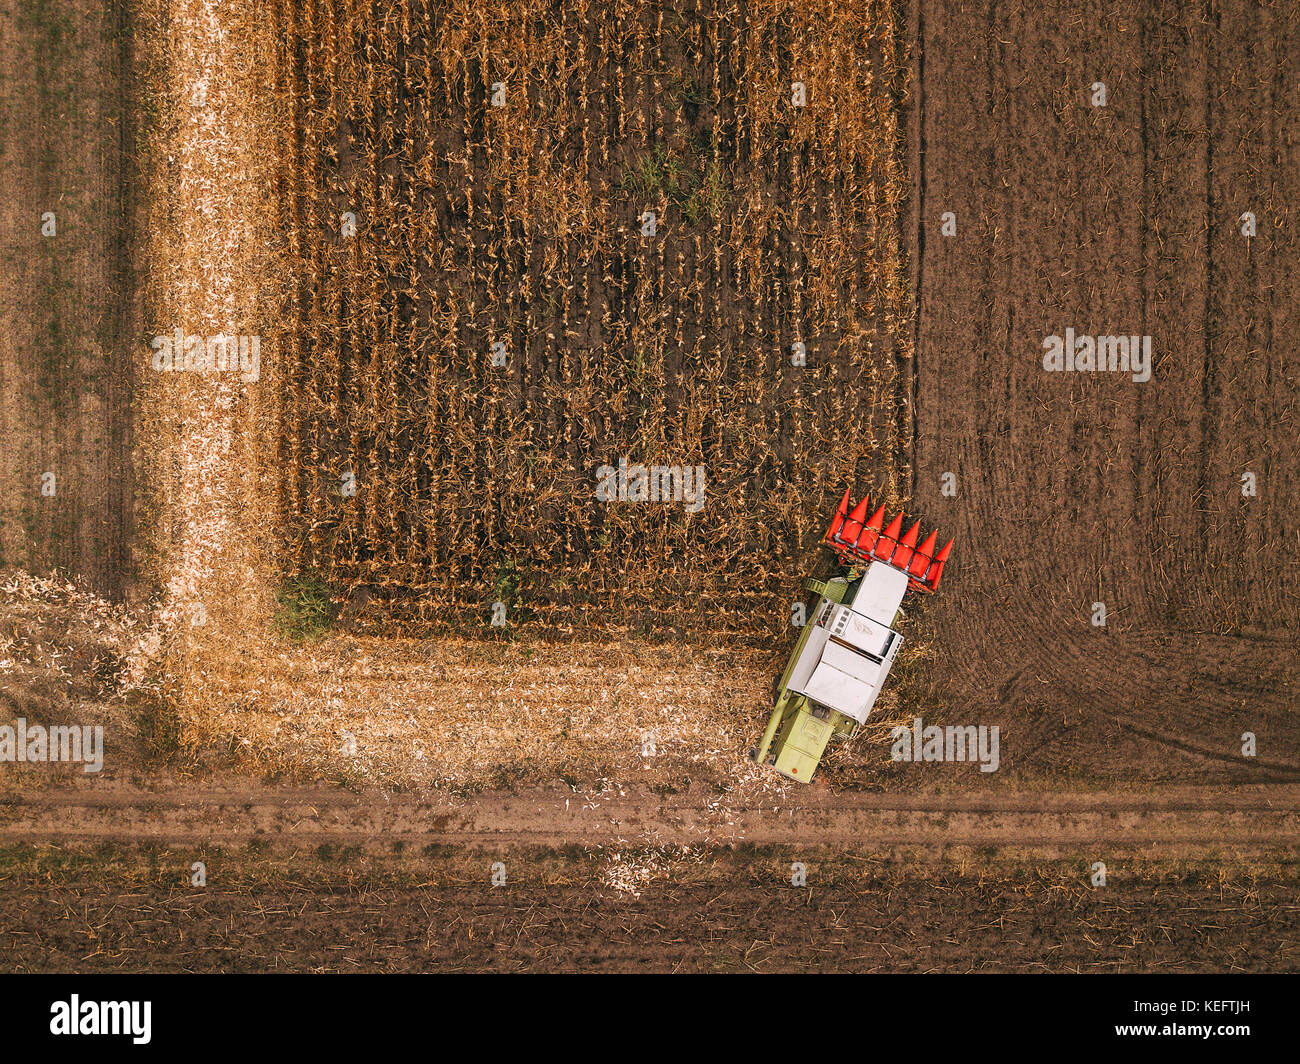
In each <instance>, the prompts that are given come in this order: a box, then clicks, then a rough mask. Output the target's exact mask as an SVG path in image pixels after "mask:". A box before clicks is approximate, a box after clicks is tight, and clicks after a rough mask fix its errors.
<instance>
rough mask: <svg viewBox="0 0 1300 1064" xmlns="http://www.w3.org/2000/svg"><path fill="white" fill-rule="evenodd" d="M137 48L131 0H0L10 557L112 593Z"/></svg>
mask: <svg viewBox="0 0 1300 1064" xmlns="http://www.w3.org/2000/svg"><path fill="white" fill-rule="evenodd" d="M128 48H129V39H128V36H127V34H126V32H125V9H124V7H123V5H119V4H108V5H105V4H97V3H87V2H74V3H53V2H47V0H19V2H17V3H14V4H8V5H6V6H5V9H4V10H3V11H0V69H3V70H4V71H5V77H4V79H3V80H2V81H0V128H2V129H3V130H4V133H3V135H2V136H0V197H2V198H3V200H4V202H5V203H7V204H9V207H8V209H6V210H5V211H4V212H3V218H0V261H3V268H2V269H0V568H4V567H10V566H22V567H25V568H28V569H31V570H35V571H45V570H48V569H52V568H60V569H63V570H66V571H68V572H70V573H75V574H77V575H78V576H80V577H81V578H82V579H83V580H85V581H86V582H87V583H88V584H89V586H90V587H92V588H93V589H94V590H96V591H98V592H99V593H100V594H103V595H110V596H113V597H115V598H119V597H121V596H122V595H123V594H124V593H125V591H126V589H127V587H128V586H129V584H130V583H131V578H132V571H133V570H132V564H133V559H132V557H131V554H130V542H131V535H132V529H133V525H134V517H135V514H134V505H133V501H132V500H133V477H132V461H131V448H132V434H131V424H132V420H131V398H132V370H131V365H130V359H129V357H128V355H127V352H128V344H127V330H128V328H129V322H130V309H131V307H132V305H133V294H132V291H133V290H132V278H131V276H130V274H129V272H128V249H127V246H126V234H127V227H126V225H125V213H126V212H127V211H128V210H129V209H130V184H129V178H128V173H129V166H128V164H127V162H126V160H127V159H128V157H129V156H128V148H129V137H130V134H131V129H132V128H133V120H134V112H133V108H134V104H133V102H132V101H130V100H126V99H124V98H123V89H124V84H125V81H124V78H125V67H126V63H127V52H128ZM51 215H52V217H50V216H51ZM46 474H53V479H52V480H47V479H46ZM43 489H47V490H44V491H43Z"/></svg>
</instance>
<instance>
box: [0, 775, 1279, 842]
mask: <svg viewBox="0 0 1300 1064" xmlns="http://www.w3.org/2000/svg"><path fill="white" fill-rule="evenodd" d="M732 802H735V803H736V804H737V807H735V808H732V807H730V805H729V803H732ZM780 803H781V804H780V807H779V808H772V807H753V806H750V807H744V806H740V805H739V803H738V802H737V799H736V797H735V796H725V795H724V796H719V795H717V794H710V795H705V794H699V795H677V796H673V797H672V798H670V799H663V798H659V797H656V796H655V795H653V794H650V793H648V792H641V793H628V794H626V795H624V796H613V795H611V796H610V797H608V798H607V797H604V796H601V795H590V796H584V795H581V794H577V793H573V794H563V793H557V792H555V791H549V792H548V791H539V792H533V793H521V794H500V793H490V794H484V795H477V796H472V797H468V798H455V797H449V796H435V797H431V798H428V799H415V798H411V797H406V796H402V795H396V796H391V797H385V796H383V795H372V794H360V795H352V794H347V793H345V792H339V791H331V790H325V789H297V790H294V789H271V788H260V787H259V788H231V789H216V788H211V789H209V788H198V787H192V786H191V787H184V788H181V789H176V790H171V791H160V792H142V791H137V790H134V789H131V788H126V787H121V788H115V789H113V790H112V791H110V792H108V793H103V792H102V791H101V790H100V789H96V790H94V791H84V792H75V791H71V792H69V791H45V792H43V793H38V794H34V795H32V796H30V797H15V798H10V799H9V800H7V801H6V802H4V803H3V804H0V835H3V837H4V838H5V839H6V840H7V841H9V842H32V843H74V842H90V841H114V842H147V843H151V844H162V845H170V846H178V845H204V846H227V847H228V846H241V845H245V844H248V843H250V842H254V841H256V842H258V843H263V844H279V845H284V846H290V847H306V846H321V845H333V846H340V847H343V846H357V847H361V848H362V849H364V850H373V851H378V852H383V851H385V850H387V849H389V848H391V847H392V846H393V845H394V844H398V843H400V844H403V845H406V846H418V845H431V844H432V845H457V846H473V847H480V848H486V849H498V850H499V849H504V848H509V847H518V846H547V847H562V846H571V845H578V846H583V847H599V846H611V845H628V844H631V845H641V846H656V845H662V844H675V845H688V846H689V845H714V844H724V845H726V844H738V843H749V844H753V845H781V846H795V847H804V848H812V847H834V848H838V849H847V850H853V851H864V852H873V853H880V852H884V851H890V850H894V851H904V850H906V851H909V852H913V853H914V854H915V855H916V856H917V857H918V858H921V859H925V858H938V857H941V856H945V855H949V853H950V851H954V850H955V849H961V848H983V849H987V848H989V847H994V848H997V849H998V850H1003V849H1005V850H1007V851H1008V853H1009V854H1014V855H1016V856H1020V857H1026V856H1051V857H1055V856H1064V855H1069V854H1072V853H1077V852H1079V851H1080V850H1085V851H1087V852H1089V853H1094V854H1101V855H1103V856H1104V855H1105V854H1108V853H1115V852H1124V853H1129V854H1142V855H1147V856H1152V857H1188V856H1194V855H1200V856H1205V855H1207V854H1215V855H1222V856H1234V857H1246V856H1250V855H1255V854H1264V853H1270V852H1274V851H1278V850H1282V849H1287V848H1290V849H1294V848H1295V847H1296V846H1297V845H1300V788H1297V787H1251V788H1238V789H1236V790H1232V791H1226V790H1219V789H1210V788H1176V789H1170V790H1166V791H1163V792H1161V793H1159V794H1158V795H1139V794H1125V793H1118V792H1116V793H1092V794H1067V795H1054V794H1046V793H1031V792H1015V791H1011V792H994V793H989V794H983V795H973V794H950V795H892V794H891V795H882V794H878V795H872V794H838V795H835V794H831V793H829V792H826V791H824V790H813V791H810V792H808V793H807V794H806V795H805V794H803V793H799V794H796V795H794V796H792V797H791V798H785V799H781V800H780Z"/></svg>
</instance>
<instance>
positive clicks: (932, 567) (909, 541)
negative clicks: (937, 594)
mask: <svg viewBox="0 0 1300 1064" xmlns="http://www.w3.org/2000/svg"><path fill="white" fill-rule="evenodd" d="M884 521H885V508H884V507H883V506H882V507H880V509H878V510H877V511H876V512H875V513H873V514H872V515H871V517H870V518H868V517H867V500H866V499H863V500H862V501H861V502H860V503H858V505H857V506H855V507H854V508H853V512H852V513H850V512H849V493H848V491H847V490H845V492H844V498H843V499H841V500H840V508H839V509H838V510H836V511H835V517H834V518H833V519H832V521H831V527H830V528H828V529H827V530H826V542H827V543H829V544H830V545H831V548H832V549H833V550H834V551H835V553H836V554H838V555H839V557H840V560H841V561H842V562H844V563H845V564H853V563H854V562H885V563H886V564H887V565H892V566H893V567H894V568H895V569H902V570H903V571H904V572H905V573H907V575H908V583H907V586H908V587H909V588H915V589H917V590H919V591H936V590H938V587H939V576H940V575H941V574H942V573H943V565H944V562H946V561H947V560H948V554H949V552H950V551H951V550H952V540H948V542H947V543H945V544H944V545H943V547H942V548H941V549H940V550H939V551H938V552H937V553H936V551H935V549H934V545H935V544H936V543H937V542H938V540H939V533H938V532H931V533H930V534H929V535H928V536H926V537H925V539H924V540H923V541H922V542H921V544H920V546H918V545H917V542H916V540H917V534H918V533H919V532H920V529H921V522H920V521H917V522H916V523H915V524H914V525H912V527H911V528H909V529H908V530H907V531H906V532H903V515H902V514H899V515H898V516H897V517H895V518H894V519H893V520H892V521H890V522H889V524H888V526H886V525H885V524H884ZM899 533H902V535H901V537H900V535H899Z"/></svg>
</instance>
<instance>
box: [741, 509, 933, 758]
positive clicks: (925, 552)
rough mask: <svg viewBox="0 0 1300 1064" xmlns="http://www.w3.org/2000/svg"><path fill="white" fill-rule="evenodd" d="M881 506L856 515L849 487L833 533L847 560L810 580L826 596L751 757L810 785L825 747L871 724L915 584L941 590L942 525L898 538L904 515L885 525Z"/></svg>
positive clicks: (799, 646)
mask: <svg viewBox="0 0 1300 1064" xmlns="http://www.w3.org/2000/svg"><path fill="white" fill-rule="evenodd" d="M884 519H885V508H884V507H883V506H882V507H880V509H878V510H877V511H876V512H875V513H874V514H872V515H871V517H870V518H869V519H868V517H867V500H866V499H863V500H862V501H861V502H860V503H858V505H857V506H855V507H854V508H853V512H852V513H850V512H849V493H848V492H847V491H846V492H845V493H844V498H843V499H842V500H841V501H840V508H839V509H838V510H837V511H836V513H835V518H834V520H832V521H831V527H830V528H829V529H828V530H827V532H826V542H827V543H829V544H830V546H831V548H832V549H833V550H834V551H835V554H836V557H837V558H838V560H839V563H840V564H839V571H838V572H837V574H836V575H835V576H833V577H832V578H831V579H830V580H827V581H824V582H823V581H821V580H808V581H807V582H806V583H805V585H804V586H805V587H806V588H807V589H808V590H809V591H811V592H813V593H814V594H815V595H817V596H818V599H817V602H816V603H815V604H814V606H813V610H812V612H811V614H810V615H809V616H810V617H811V618H812V621H811V622H810V623H809V624H807V625H805V626H804V629H803V632H802V633H801V634H800V636H799V641H798V642H797V643H796V644H795V647H794V652H793V653H792V654H791V655H790V664H788V665H787V666H786V668H785V672H784V673H783V674H782V676H781V678H780V679H779V680H778V681H777V692H776V706H775V707H774V708H773V710H772V718H771V720H769V721H768V723H767V730H766V731H765V732H763V738H762V740H761V741H760V742H759V744H758V746H756V747H755V748H754V749H753V751H751V756H752V757H753V758H754V760H755V761H757V762H758V763H759V764H760V765H771V766H772V767H773V768H774V769H776V771H777V772H780V773H781V774H782V775H784V776H788V777H789V778H790V779H792V780H799V781H800V782H802V783H809V782H811V781H812V777H813V773H815V772H816V771H817V765H818V764H819V763H820V762H821V758H822V753H823V752H824V751H825V749H826V744H827V743H828V742H830V740H831V739H832V738H833V737H835V736H841V737H846V736H849V735H852V734H853V732H854V730H855V729H856V728H857V727H858V725H860V724H864V723H866V719H867V715H868V714H869V713H870V712H871V707H872V706H874V705H875V704H876V698H877V696H878V695H879V694H880V689H881V688H882V687H883V686H884V685H885V677H886V676H888V675H889V667H890V666H891V665H893V663H894V658H895V657H897V656H898V648H899V647H900V646H902V645H903V637H902V636H901V635H899V633H898V632H897V631H895V629H894V618H895V616H896V615H897V613H898V607H899V605H900V604H901V603H902V601H903V596H904V595H906V594H907V592H908V590H909V589H916V590H918V591H936V590H938V587H939V577H940V575H941V574H942V573H943V566H944V562H946V561H947V560H948V554H949V552H950V551H951V550H952V540H949V541H948V542H947V543H946V544H945V545H944V547H943V548H942V549H941V550H939V551H938V552H936V551H935V549H934V547H935V543H936V542H937V541H938V539H939V534H938V533H937V532H931V533H930V534H929V535H928V536H926V538H925V540H924V542H922V543H921V545H920V546H917V542H916V539H917V533H918V531H919V530H920V527H921V522H920V521H918V522H916V524H914V525H913V526H912V527H911V528H910V529H909V530H908V531H907V533H906V534H904V535H902V536H901V538H900V535H899V534H900V533H901V532H902V529H903V515H902V514H899V515H898V516H897V517H895V518H894V519H893V520H892V521H891V522H890V523H889V526H888V527H884V525H883V522H884Z"/></svg>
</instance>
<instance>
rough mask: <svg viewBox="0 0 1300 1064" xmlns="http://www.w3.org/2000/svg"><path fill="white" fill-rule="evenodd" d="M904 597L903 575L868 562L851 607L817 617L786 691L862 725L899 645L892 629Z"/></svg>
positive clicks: (826, 611)
mask: <svg viewBox="0 0 1300 1064" xmlns="http://www.w3.org/2000/svg"><path fill="white" fill-rule="evenodd" d="M906 593H907V573H905V572H903V571H902V570H900V569H895V568H894V567H893V566H892V565H886V564H885V563H884V562H872V563H871V565H870V566H869V567H868V568H867V572H866V575H865V576H863V578H862V582H861V583H860V584H859V585H858V587H857V590H856V593H855V594H854V596H853V599H852V601H850V602H847V603H844V604H843V605H837V604H835V603H833V602H827V603H826V604H825V607H824V608H823V609H822V610H821V611H819V613H818V615H817V619H816V621H815V622H814V623H815V625H816V627H815V628H814V630H813V631H811V632H809V633H808V641H807V642H806V643H805V644H804V648H803V652H802V653H801V654H800V655H799V660H798V661H797V662H795V666H794V669H793V670H792V672H791V674H790V689H791V690H793V691H796V692H798V693H799V694H802V695H806V696H807V697H808V698H810V699H812V701H813V702H816V703H818V704H820V705H823V706H826V707H828V708H830V709H834V710H837V711H838V712H840V713H843V714H844V715H845V716H846V717H851V718H852V719H853V720H855V721H857V722H858V723H859V724H863V723H865V722H866V719H867V717H868V715H869V714H870V713H871V707H872V706H874V705H875V704H876V698H877V697H878V696H879V694H880V689H881V688H882V687H884V685H885V678H886V677H887V676H888V675H889V667H890V666H891V665H892V664H893V663H894V658H895V656H896V655H897V654H898V648H899V647H900V646H901V645H902V642H903V637H902V636H901V635H899V634H898V632H896V631H894V629H893V627H892V625H893V622H894V616H895V615H896V614H897V613H898V607H899V604H900V603H902V601H903V596H904V595H905V594H906Z"/></svg>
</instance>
